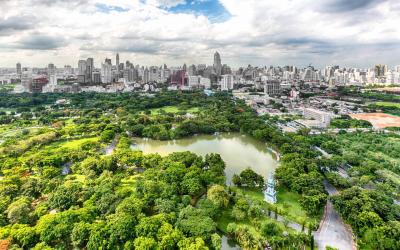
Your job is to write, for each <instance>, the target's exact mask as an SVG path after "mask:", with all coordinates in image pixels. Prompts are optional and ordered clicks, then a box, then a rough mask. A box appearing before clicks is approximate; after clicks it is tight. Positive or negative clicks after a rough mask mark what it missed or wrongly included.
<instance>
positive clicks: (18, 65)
mask: <svg viewBox="0 0 400 250" xmlns="http://www.w3.org/2000/svg"><path fill="white" fill-rule="evenodd" d="M21 75H22V68H21V63H17V78H18V79H20V80H21Z"/></svg>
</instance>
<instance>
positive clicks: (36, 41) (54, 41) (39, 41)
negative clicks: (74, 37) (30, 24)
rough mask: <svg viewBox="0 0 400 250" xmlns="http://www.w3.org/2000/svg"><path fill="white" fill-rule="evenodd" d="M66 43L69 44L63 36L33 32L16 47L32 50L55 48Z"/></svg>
mask: <svg viewBox="0 0 400 250" xmlns="http://www.w3.org/2000/svg"><path fill="white" fill-rule="evenodd" d="M65 45H67V42H66V40H65V39H64V38H62V37H55V36H48V35H43V34H33V35H29V36H26V37H24V38H23V39H21V40H20V41H19V42H18V43H17V45H16V46H15V47H16V48H19V49H30V50H53V49H57V48H60V47H64V46H65Z"/></svg>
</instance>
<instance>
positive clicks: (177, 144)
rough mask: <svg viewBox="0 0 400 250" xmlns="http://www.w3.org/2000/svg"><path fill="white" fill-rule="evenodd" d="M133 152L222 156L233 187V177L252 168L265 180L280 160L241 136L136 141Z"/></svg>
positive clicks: (205, 136)
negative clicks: (215, 154) (214, 154)
mask: <svg viewBox="0 0 400 250" xmlns="http://www.w3.org/2000/svg"><path fill="white" fill-rule="evenodd" d="M135 143H136V144H134V145H132V149H134V150H141V151H143V153H145V154H148V153H158V154H160V155H161V156H166V155H168V154H170V153H173V152H182V151H191V152H193V153H195V154H198V155H202V156H205V155H206V154H210V153H217V154H220V155H221V157H222V159H223V160H224V161H225V163H226V169H225V173H226V178H227V184H228V185H231V180H232V176H233V175H234V174H239V173H240V172H241V171H242V170H244V169H246V168H247V167H250V168H251V169H253V170H254V171H255V172H256V173H258V174H260V175H262V176H263V177H264V178H265V179H267V178H268V176H269V175H270V174H271V173H273V172H274V171H275V169H276V167H277V161H276V160H275V158H274V157H275V156H273V155H272V154H271V153H270V151H269V150H268V147H267V145H266V144H265V143H262V142H259V141H257V140H255V139H253V138H251V137H250V136H247V135H242V134H239V133H229V134H228V133H223V134H220V135H199V136H193V137H189V138H184V139H179V140H173V141H157V140H150V139H135Z"/></svg>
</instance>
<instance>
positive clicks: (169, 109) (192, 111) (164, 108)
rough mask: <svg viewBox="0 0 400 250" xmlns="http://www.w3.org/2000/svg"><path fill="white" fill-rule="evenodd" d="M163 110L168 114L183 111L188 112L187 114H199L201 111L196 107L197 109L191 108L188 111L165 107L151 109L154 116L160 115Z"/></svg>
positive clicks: (175, 107)
mask: <svg viewBox="0 0 400 250" xmlns="http://www.w3.org/2000/svg"><path fill="white" fill-rule="evenodd" d="M161 110H163V111H165V112H166V113H173V114H176V113H178V112H181V111H186V112H187V113H195V112H198V111H199V110H200V109H199V108H197V107H195V108H190V109H187V110H181V109H179V107H177V106H165V107H162V108H156V109H150V111H151V114H152V115H159V114H160V112H161Z"/></svg>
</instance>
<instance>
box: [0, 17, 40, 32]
mask: <svg viewBox="0 0 400 250" xmlns="http://www.w3.org/2000/svg"><path fill="white" fill-rule="evenodd" d="M34 22H35V18H34V17H31V16H13V17H9V18H7V19H2V18H0V36H2V35H9V34H10V33H12V32H13V31H23V30H28V29H31V28H32V27H33V26H34Z"/></svg>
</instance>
